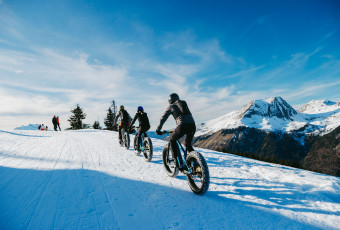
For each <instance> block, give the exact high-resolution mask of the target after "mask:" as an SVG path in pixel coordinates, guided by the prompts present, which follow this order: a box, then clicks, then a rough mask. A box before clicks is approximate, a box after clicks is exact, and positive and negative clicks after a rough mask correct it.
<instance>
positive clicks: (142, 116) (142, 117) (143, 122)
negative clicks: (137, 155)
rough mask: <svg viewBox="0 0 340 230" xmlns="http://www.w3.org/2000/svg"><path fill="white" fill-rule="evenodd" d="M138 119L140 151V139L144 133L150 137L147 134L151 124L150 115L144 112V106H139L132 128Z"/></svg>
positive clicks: (138, 147) (138, 146) (138, 148)
mask: <svg viewBox="0 0 340 230" xmlns="http://www.w3.org/2000/svg"><path fill="white" fill-rule="evenodd" d="M137 119H138V121H139V129H138V134H137V150H138V151H140V145H139V143H140V138H141V136H142V134H143V133H144V136H145V137H147V136H148V135H147V134H146V131H148V130H149V129H150V122H149V118H148V115H147V113H145V112H144V109H143V107H142V106H138V108H137V113H136V115H135V117H134V118H133V120H132V122H131V125H130V128H131V126H132V125H133V124H134V123H135V121H136V120H137Z"/></svg>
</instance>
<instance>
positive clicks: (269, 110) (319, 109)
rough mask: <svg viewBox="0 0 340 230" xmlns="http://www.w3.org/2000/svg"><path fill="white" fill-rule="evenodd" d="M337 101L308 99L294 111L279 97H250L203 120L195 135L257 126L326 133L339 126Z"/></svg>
mask: <svg viewBox="0 0 340 230" xmlns="http://www.w3.org/2000/svg"><path fill="white" fill-rule="evenodd" d="M339 123H340V103H339V102H333V101H329V100H319V101H316V100H314V101H311V102H309V103H307V104H306V105H304V106H303V107H302V108H301V109H300V110H299V112H297V111H296V110H295V109H294V108H293V107H292V106H291V105H289V104H288V103H287V102H286V101H285V100H284V99H282V98H281V97H270V98H266V99H262V100H254V101H252V102H250V103H249V104H247V105H245V106H243V107H242V108H241V109H239V110H237V111H233V112H231V113H228V114H226V115H224V116H221V117H218V118H216V119H213V120H210V121H207V122H206V123H203V124H201V126H199V128H198V132H197V133H196V135H197V136H199V135H203V134H207V133H214V132H216V131H218V130H221V129H237V128H239V127H242V126H243V127H249V128H257V129H262V130H267V131H270V132H275V131H280V132H304V133H307V134H310V133H315V134H320V135H323V134H327V133H329V132H331V131H332V130H334V129H335V128H336V127H338V126H339Z"/></svg>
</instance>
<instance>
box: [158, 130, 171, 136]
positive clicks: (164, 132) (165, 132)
mask: <svg viewBox="0 0 340 230" xmlns="http://www.w3.org/2000/svg"><path fill="white" fill-rule="evenodd" d="M173 132H174V131H173V130H163V131H161V132H160V133H161V134H160V135H164V134H167V133H168V134H171V133H173Z"/></svg>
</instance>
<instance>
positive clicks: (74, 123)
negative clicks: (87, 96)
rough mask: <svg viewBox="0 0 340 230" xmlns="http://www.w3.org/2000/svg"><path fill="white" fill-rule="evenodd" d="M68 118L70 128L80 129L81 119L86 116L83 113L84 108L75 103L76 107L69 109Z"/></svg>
mask: <svg viewBox="0 0 340 230" xmlns="http://www.w3.org/2000/svg"><path fill="white" fill-rule="evenodd" d="M71 113H73V115H71V117H70V119H68V121H69V122H70V126H71V128H70V129H82V128H83V121H82V120H84V119H85V118H86V114H85V113H84V110H83V109H82V108H80V107H79V104H77V107H76V108H74V109H72V110H71Z"/></svg>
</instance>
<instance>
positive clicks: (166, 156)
mask: <svg viewBox="0 0 340 230" xmlns="http://www.w3.org/2000/svg"><path fill="white" fill-rule="evenodd" d="M162 159H163V166H164V169H165V172H166V174H168V176H169V177H176V176H177V175H178V171H179V170H178V167H176V164H175V162H174V159H173V157H172V154H171V153H170V150H169V145H166V146H165V147H164V148H163V152H162Z"/></svg>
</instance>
